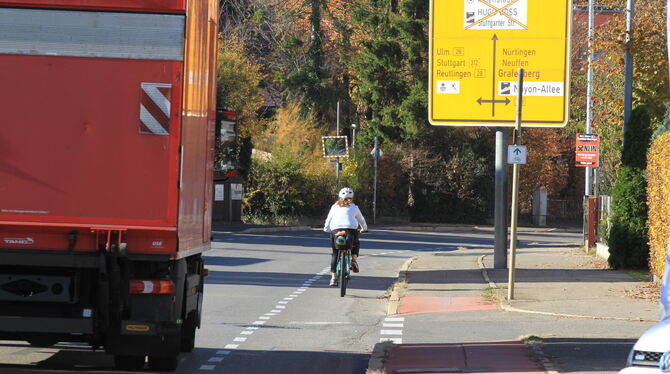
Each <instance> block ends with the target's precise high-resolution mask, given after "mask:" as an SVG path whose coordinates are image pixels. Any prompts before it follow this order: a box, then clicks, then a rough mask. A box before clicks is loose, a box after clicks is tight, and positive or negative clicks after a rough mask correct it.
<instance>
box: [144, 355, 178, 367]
mask: <svg viewBox="0 0 670 374" xmlns="http://www.w3.org/2000/svg"><path fill="white" fill-rule="evenodd" d="M178 363H179V362H178V361H177V355H174V356H149V370H156V371H175V370H177V364H178Z"/></svg>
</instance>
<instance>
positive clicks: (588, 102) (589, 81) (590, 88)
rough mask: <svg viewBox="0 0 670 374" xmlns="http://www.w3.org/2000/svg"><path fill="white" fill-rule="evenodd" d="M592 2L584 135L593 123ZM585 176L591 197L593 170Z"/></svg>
mask: <svg viewBox="0 0 670 374" xmlns="http://www.w3.org/2000/svg"><path fill="white" fill-rule="evenodd" d="M593 1H594V0H589V30H588V49H589V56H588V71H587V73H586V133H587V134H591V133H592V132H593V130H592V128H591V123H592V121H593V107H592V106H593V23H594V11H593ZM584 171H585V173H584V174H585V176H584V195H586V196H590V195H591V192H592V190H591V188H592V186H593V182H592V180H591V175H592V174H593V168H591V167H586V169H585V170H584Z"/></svg>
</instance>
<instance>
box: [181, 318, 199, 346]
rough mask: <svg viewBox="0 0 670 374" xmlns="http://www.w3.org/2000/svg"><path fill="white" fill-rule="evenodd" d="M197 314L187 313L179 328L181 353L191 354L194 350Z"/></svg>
mask: <svg viewBox="0 0 670 374" xmlns="http://www.w3.org/2000/svg"><path fill="white" fill-rule="evenodd" d="M197 314H198V313H197V311H195V310H194V311H192V312H191V313H189V314H188V317H187V318H186V320H184V323H183V324H182V326H181V342H180V350H181V351H182V352H192V351H193V348H195V330H196V329H197V327H198V326H197V325H198V318H197Z"/></svg>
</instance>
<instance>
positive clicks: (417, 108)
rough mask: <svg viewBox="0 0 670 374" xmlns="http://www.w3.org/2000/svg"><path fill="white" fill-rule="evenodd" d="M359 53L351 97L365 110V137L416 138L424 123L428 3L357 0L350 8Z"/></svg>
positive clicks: (425, 120)
mask: <svg viewBox="0 0 670 374" xmlns="http://www.w3.org/2000/svg"><path fill="white" fill-rule="evenodd" d="M353 21H354V23H355V27H356V31H355V32H356V33H357V35H358V38H357V39H358V41H357V42H356V46H357V48H358V49H359V51H360V52H359V54H358V55H357V56H355V57H354V58H353V59H352V61H351V65H350V66H351V69H352V71H353V72H354V75H355V80H354V82H353V86H354V87H353V90H354V96H355V98H356V100H357V101H358V102H359V103H361V104H362V107H363V108H364V110H365V111H366V112H367V113H368V114H369V117H368V118H370V117H371V118H370V121H369V123H368V126H369V127H368V128H369V136H382V137H383V138H385V139H387V140H390V141H393V142H402V141H409V142H412V141H416V140H418V137H419V134H420V131H421V130H423V129H425V128H427V127H428V124H427V119H426V112H427V97H426V92H427V86H426V79H425V77H426V76H427V74H428V72H427V68H428V67H427V66H428V64H427V54H426V53H427V50H428V35H427V32H426V30H427V23H428V22H427V21H428V2H425V1H418V0H400V1H397V0H379V1H378V0H360V1H359V2H358V4H356V5H355V6H354V7H353Z"/></svg>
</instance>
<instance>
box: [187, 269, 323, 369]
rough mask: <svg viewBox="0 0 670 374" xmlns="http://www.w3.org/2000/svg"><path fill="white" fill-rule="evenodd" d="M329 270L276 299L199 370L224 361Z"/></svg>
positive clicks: (210, 367) (321, 272)
mask: <svg viewBox="0 0 670 374" xmlns="http://www.w3.org/2000/svg"><path fill="white" fill-rule="evenodd" d="M329 271H330V267H326V268H324V269H323V270H321V271H320V272H318V273H316V274H315V275H314V276H312V277H311V278H309V279H307V280H305V281H304V282H303V283H302V284H301V285H300V286H299V287H298V288H297V289H296V290H295V291H293V292H292V293H291V294H290V296H288V297H284V298H283V299H282V300H279V301H277V303H276V305H275V306H274V307H273V308H272V310H271V311H270V312H268V313H265V314H263V315H262V316H259V317H258V318H257V319H256V320H255V321H253V322H252V323H251V324H250V325H248V326H247V328H246V329H244V330H243V331H241V332H240V333H239V334H238V336H236V337H235V338H233V340H232V342H231V343H230V344H226V345H225V346H224V350H219V351H217V352H216V353H215V355H214V356H212V357H210V358H209V359H208V360H207V362H208V364H206V365H201V366H200V370H201V371H214V370H215V369H216V367H217V365H215V364H216V363H219V364H220V363H222V362H224V359H225V357H226V356H228V355H230V354H231V353H232V351H233V350H235V349H238V348H239V346H240V345H241V344H242V343H245V342H247V339H248V338H249V337H250V336H251V335H253V334H254V333H255V332H256V331H258V330H259V329H260V328H261V327H263V325H265V324H266V323H267V322H268V321H269V320H270V319H272V317H274V316H277V315H278V314H280V313H282V312H283V311H284V310H286V306H287V305H288V304H289V302H291V301H293V300H294V299H295V298H297V297H298V296H300V295H301V294H302V293H304V292H305V291H307V290H308V289H309V287H311V286H312V284H313V283H314V282H316V281H318V280H319V279H321V278H322V277H323V276H324V275H325V274H327V273H328V272H329Z"/></svg>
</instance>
